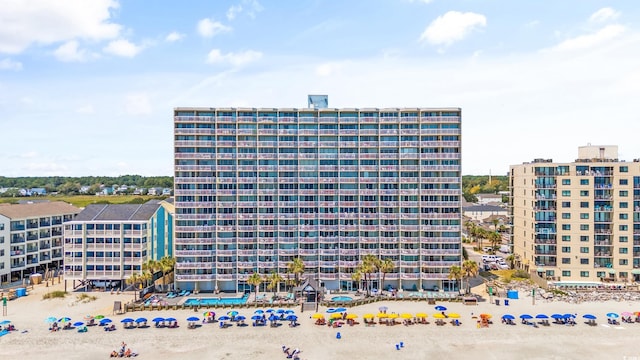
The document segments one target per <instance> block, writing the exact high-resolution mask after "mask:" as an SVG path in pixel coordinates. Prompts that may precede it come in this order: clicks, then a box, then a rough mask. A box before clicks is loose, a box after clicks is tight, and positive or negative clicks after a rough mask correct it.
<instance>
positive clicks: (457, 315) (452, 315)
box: [449, 313, 460, 319]
mask: <svg viewBox="0 0 640 360" xmlns="http://www.w3.org/2000/svg"><path fill="white" fill-rule="evenodd" d="M449 317H450V318H452V319H460V314H458V313H450V314H449Z"/></svg>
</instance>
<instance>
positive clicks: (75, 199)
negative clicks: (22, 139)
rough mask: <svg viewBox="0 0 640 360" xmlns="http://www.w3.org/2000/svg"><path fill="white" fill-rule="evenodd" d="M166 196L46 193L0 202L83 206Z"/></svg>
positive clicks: (0, 199) (130, 201)
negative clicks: (50, 202)
mask: <svg viewBox="0 0 640 360" xmlns="http://www.w3.org/2000/svg"><path fill="white" fill-rule="evenodd" d="M166 198H167V196H148V195H109V196H95V195H47V196H39V197H36V198H32V197H19V198H18V197H16V198H13V197H7V198H0V203H10V204H15V203H17V202H18V200H29V199H38V200H43V199H46V200H50V201H64V202H67V203H70V204H71V205H73V206H76V207H80V208H83V207H85V206H87V205H90V204H143V203H145V202H147V201H149V200H151V199H159V200H161V199H166Z"/></svg>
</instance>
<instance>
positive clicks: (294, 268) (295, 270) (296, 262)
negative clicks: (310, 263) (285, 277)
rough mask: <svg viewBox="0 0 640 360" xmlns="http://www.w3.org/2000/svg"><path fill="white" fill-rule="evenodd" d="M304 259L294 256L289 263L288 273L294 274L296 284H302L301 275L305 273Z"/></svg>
mask: <svg viewBox="0 0 640 360" xmlns="http://www.w3.org/2000/svg"><path fill="white" fill-rule="evenodd" d="M304 268H305V267H304V261H302V259H301V258H300V257H296V258H294V259H293V260H292V261H291V262H290V263H288V264H287V273H288V274H293V276H294V278H295V279H294V282H295V284H296V286H299V285H300V281H301V279H300V276H301V275H303V274H304Z"/></svg>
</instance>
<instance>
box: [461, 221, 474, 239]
mask: <svg viewBox="0 0 640 360" xmlns="http://www.w3.org/2000/svg"><path fill="white" fill-rule="evenodd" d="M464 227H465V228H466V229H467V236H468V237H469V240H470V241H473V235H474V230H475V228H476V224H475V223H474V222H473V221H471V220H468V221H467V222H465V223H464Z"/></svg>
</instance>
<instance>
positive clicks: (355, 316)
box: [347, 314, 358, 320]
mask: <svg viewBox="0 0 640 360" xmlns="http://www.w3.org/2000/svg"><path fill="white" fill-rule="evenodd" d="M357 318H358V315H356V314H347V319H349V320H354V319H357Z"/></svg>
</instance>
